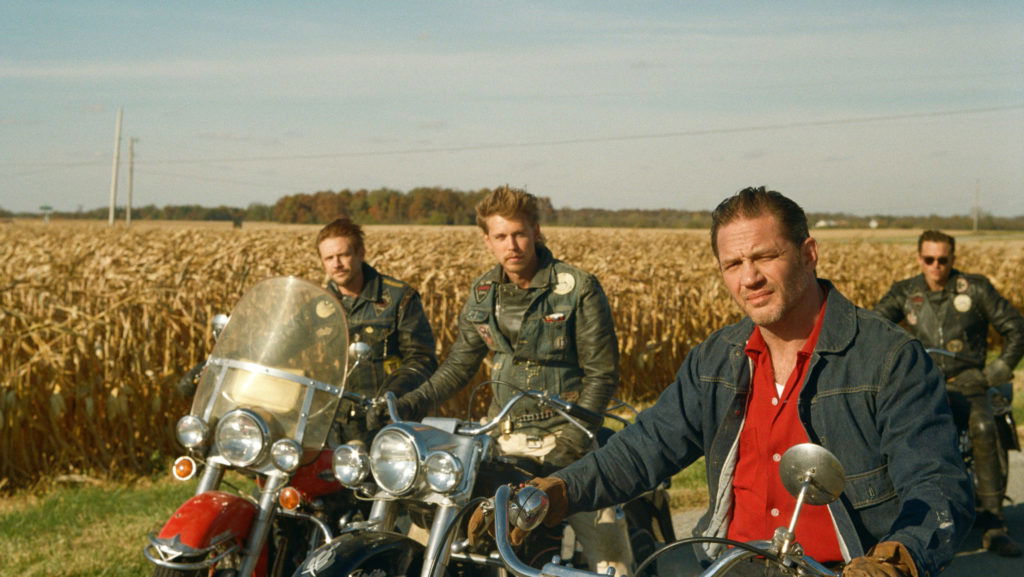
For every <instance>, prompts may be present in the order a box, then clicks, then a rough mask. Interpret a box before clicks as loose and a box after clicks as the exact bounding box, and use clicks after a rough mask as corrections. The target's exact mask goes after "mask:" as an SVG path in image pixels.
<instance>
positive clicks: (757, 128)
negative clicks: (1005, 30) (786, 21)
mask: <svg viewBox="0 0 1024 577" xmlns="http://www.w3.org/2000/svg"><path fill="white" fill-rule="evenodd" d="M1022 109H1024V104H1013V105H1008V106H991V107H983V108H960V109H954V110H940V111H933V112H915V113H908V114H891V115H883V116H860V117H850V118H835V119H830V120H808V121H804V122H787V123H779V124H761V125H753V126H743V127H734V128H707V129H695V130H681V131H672V132H653V133H640V134H627V135H619V136H595V137H588V138H567V139H558V140H536V141H527V142H498V143H492V144H473V145H464V146H438V147H424V148H404V149H396V150H377V151H360V152H335V153H326V154H298V155H278V156H240V157H222V158H180V159H166V160H148V161H139V162H138V165H140V166H142V165H175V164H208V163H211V162H263V161H269V160H275V161H279V160H323V159H335V158H370V157H385V156H404V155H413V154H434V153H452V152H475V151H483V150H501V149H511V148H537V147H550V146H567V145H574V144H595V143H602V142H631V141H638V140H655V139H665V138H681V137H688V136H710V135H717V134H741V133H747V132H770V131H775V130H792V129H799V128H815V127H822V126H843V125H852V124H869V123H873V122H894V121H898V120H913V119H921V118H944V117H951V116H968V115H975V114H988V113H992V112H1007V111H1012V110H1022ZM103 162H105V161H103ZM87 164H88V165H95V164H101V162H100V161H97V162H93V163H87V162H74V163H8V164H0V167H5V166H20V167H35V166H49V167H72V166H83V165H87Z"/></svg>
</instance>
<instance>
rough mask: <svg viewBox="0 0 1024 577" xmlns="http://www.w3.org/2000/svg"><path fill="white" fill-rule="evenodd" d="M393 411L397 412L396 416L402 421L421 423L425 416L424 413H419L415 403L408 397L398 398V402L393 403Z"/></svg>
mask: <svg viewBox="0 0 1024 577" xmlns="http://www.w3.org/2000/svg"><path fill="white" fill-rule="evenodd" d="M395 409H397V410H398V416H399V417H401V419H402V420H403V421H421V420H423V417H425V416H426V411H421V410H420V408H419V407H418V406H417V404H416V402H415V401H413V400H412V399H411V398H410V397H409V396H408V395H406V396H402V397H399V399H398V402H397V403H395Z"/></svg>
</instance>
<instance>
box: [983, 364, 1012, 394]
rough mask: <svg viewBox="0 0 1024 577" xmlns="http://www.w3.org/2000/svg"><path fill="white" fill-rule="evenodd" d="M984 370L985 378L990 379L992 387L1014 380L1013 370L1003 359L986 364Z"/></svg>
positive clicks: (989, 383) (989, 382)
mask: <svg viewBox="0 0 1024 577" xmlns="http://www.w3.org/2000/svg"><path fill="white" fill-rule="evenodd" d="M982 372H984V373H985V380H987V381H988V386H990V387H997V386H999V385H1001V384H1003V383H1008V382H1010V381H1012V380H1013V371H1012V370H1010V366H1009V365H1007V364H1006V361H1004V360H1003V359H996V360H994V361H992V362H991V363H989V364H988V365H986V366H985V370H984V371H982Z"/></svg>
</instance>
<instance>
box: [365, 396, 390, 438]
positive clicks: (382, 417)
mask: <svg viewBox="0 0 1024 577" xmlns="http://www.w3.org/2000/svg"><path fill="white" fill-rule="evenodd" d="M389 418H390V417H389V415H388V406H387V405H386V404H383V403H381V404H379V405H376V406H371V407H369V408H368V409H366V430H367V431H371V432H373V431H378V430H380V428H381V427H383V426H384V425H386V424H387V423H388V419H389Z"/></svg>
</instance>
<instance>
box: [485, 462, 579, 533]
mask: <svg viewBox="0 0 1024 577" xmlns="http://www.w3.org/2000/svg"><path fill="white" fill-rule="evenodd" d="M527 485H530V486H532V487H536V488H538V489H540V490H541V491H544V492H545V493H547V496H548V513H547V515H545V516H544V521H543V523H544V525H546V526H548V527H555V526H557V525H558V524H559V523H561V522H562V520H563V519H565V516H566V514H567V513H568V511H569V497H568V495H567V494H566V487H565V481H563V480H561V479H559V478H558V477H537V478H536V479H533V480H531V481H530V482H529V483H527ZM484 533H487V534H489V535H490V536H491V538H493V537H494V512H493V511H488V510H486V507H485V506H484V505H483V504H481V505H480V506H478V507H477V508H476V510H474V511H473V514H472V515H470V516H469V525H468V526H467V527H466V536H467V537H468V538H469V544H470V545H476V544H477V543H479V542H480V540H481V539H482V538H483V536H484ZM527 534H528V532H527V531H523V530H522V529H520V528H518V527H513V528H512V531H510V532H509V536H508V539H509V541H511V542H512V544H513V545H521V544H522V543H523V541H525V540H526V535H527Z"/></svg>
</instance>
